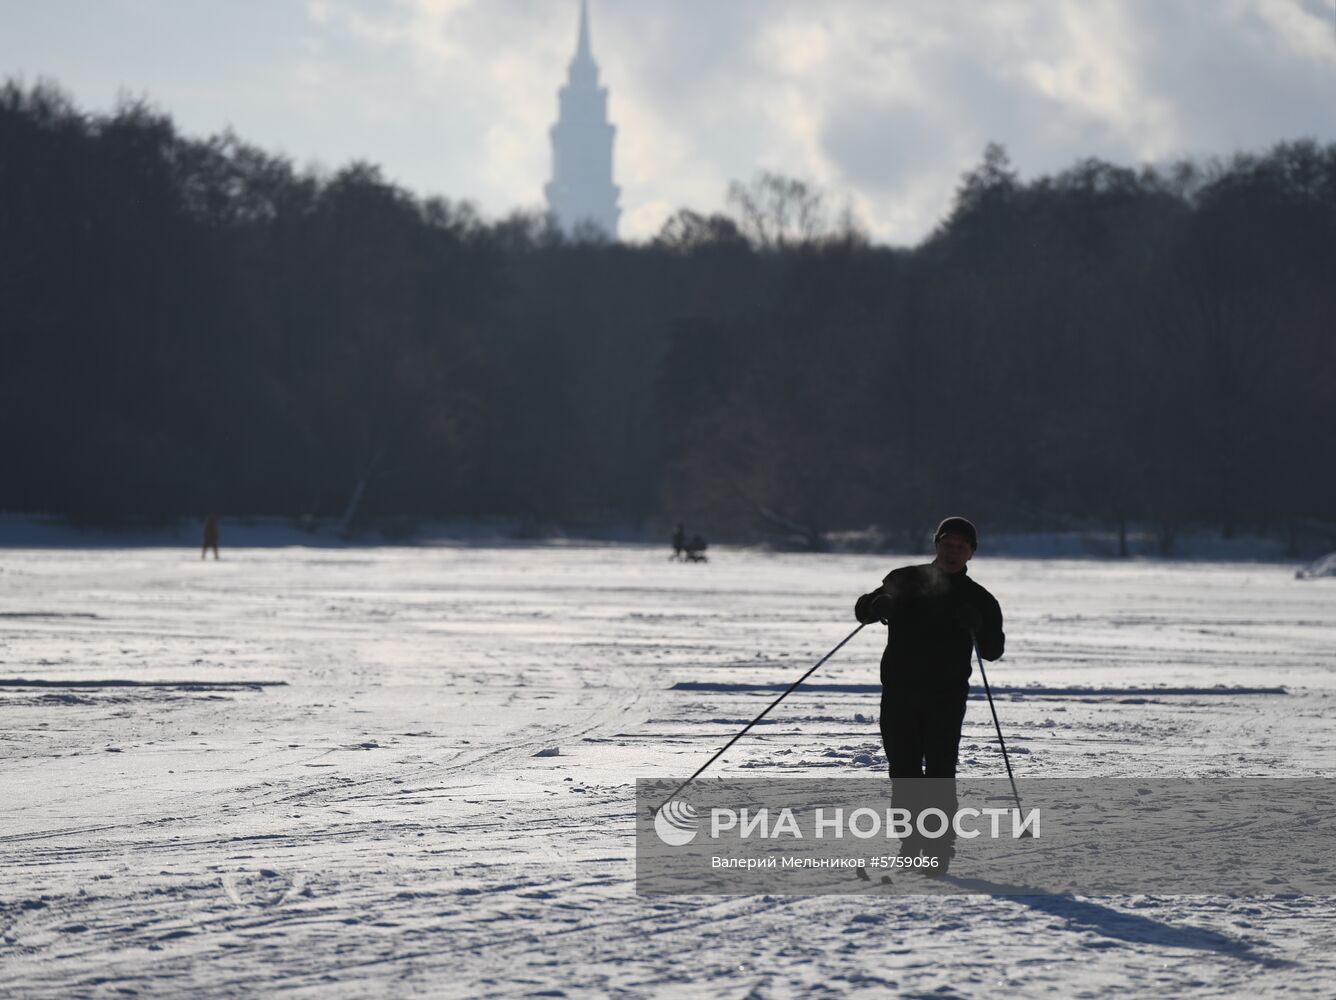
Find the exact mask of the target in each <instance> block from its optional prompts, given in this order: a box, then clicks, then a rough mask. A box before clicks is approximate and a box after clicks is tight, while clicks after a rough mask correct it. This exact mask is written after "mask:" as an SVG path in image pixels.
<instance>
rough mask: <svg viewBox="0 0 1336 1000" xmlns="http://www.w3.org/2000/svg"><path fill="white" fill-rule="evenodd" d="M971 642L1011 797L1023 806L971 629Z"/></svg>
mask: <svg viewBox="0 0 1336 1000" xmlns="http://www.w3.org/2000/svg"><path fill="white" fill-rule="evenodd" d="M970 642H971V643H973V644H974V658H975V659H976V660H978V661H979V676H980V677H982V678H983V690H984V694H986V695H988V709H989V711H991V712H992V713H993V727H994V728H995V729H996V730H997V742H998V744H999V745H1000V746H1001V747H1002V763H1003V764H1005V765H1007V780H1009V781H1010V782H1011V797H1012V798H1013V799H1015V800H1016V808H1017V809H1019V808H1020V807H1021V796H1020V793H1019V792H1017V791H1016V778H1015V777H1014V776H1013V775H1012V773H1011V758H1009V757H1008V756H1007V741H1006V740H1004V739H1003V738H1002V723H1000V722H998V721H997V707H996V706H995V705H994V704H993V689H992V688H990V687H989V686H988V672H987V671H986V670H984V668H983V657H982V656H980V655H979V639H978V637H977V636H976V635H975V634H974V629H970Z"/></svg>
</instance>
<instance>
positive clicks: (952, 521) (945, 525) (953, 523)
mask: <svg viewBox="0 0 1336 1000" xmlns="http://www.w3.org/2000/svg"><path fill="white" fill-rule="evenodd" d="M943 535H959V536H960V537H961V538H963V539H965V541H967V542H969V543H970V548H972V549H977V548H978V547H979V533H978V531H976V530H975V529H974V525H973V524H972V523H971V522H970V521H968V520H966V519H965V518H963V517H948V518H947V519H946V520H944V521H943V522H942V523H941V524H939V525H937V532H936V533H935V534H934V535H933V536H932V540H933V542H934V543H936V542H940V541H941V540H942V536H943Z"/></svg>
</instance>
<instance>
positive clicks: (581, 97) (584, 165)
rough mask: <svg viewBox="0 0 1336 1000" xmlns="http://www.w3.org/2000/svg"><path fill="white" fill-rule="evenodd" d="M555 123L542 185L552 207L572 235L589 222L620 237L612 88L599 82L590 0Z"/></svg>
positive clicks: (582, 12)
mask: <svg viewBox="0 0 1336 1000" xmlns="http://www.w3.org/2000/svg"><path fill="white" fill-rule="evenodd" d="M557 105H558V113H557V123H556V124H555V125H553V126H552V133H551V135H552V179H551V181H550V182H549V183H548V184H547V186H546V187H545V188H544V189H543V193H544V194H545V195H546V196H547V204H548V208H549V210H550V211H551V212H552V214H553V215H554V216H556V219H557V222H558V224H560V226H561V227H562V228H563V229H564V230H565V231H566V232H567V233H568V234H570V233H574V232H576V231H577V230H578V229H581V228H583V227H586V226H589V227H592V228H594V229H596V230H598V231H599V232H601V233H603V234H604V235H605V236H607V237H609V238H610V239H616V238H617V218H618V216H619V215H620V214H621V210H620V209H619V208H618V207H617V196H618V194H619V193H620V192H619V189H618V187H617V186H616V185H615V184H613V183H612V142H613V138H614V137H615V135H616V133H617V129H616V127H615V126H614V125H612V124H611V123H610V122H609V121H608V90H607V88H606V87H601V86H599V82H598V64H597V63H596V62H594V53H593V46H591V45H590V43H589V2H588V0H580V28H579V34H578V35H577V36H576V42H575V56H574V57H573V58H572V59H571V62H570V66H569V67H568V68H567V71H566V85H565V86H564V87H562V88H561V89H560V90H559V91H558V92H557Z"/></svg>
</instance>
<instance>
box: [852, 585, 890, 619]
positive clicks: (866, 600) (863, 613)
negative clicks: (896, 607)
mask: <svg viewBox="0 0 1336 1000" xmlns="http://www.w3.org/2000/svg"><path fill="white" fill-rule="evenodd" d="M891 606H892V602H891V597H890V595H889V594H886V593H884V592H882V591H880V590H874V591H873V592H872V593H870V594H864V595H863V596H862V597H860V598H859V599H858V604H857V605H856V606H855V608H854V616H855V617H856V618H857V619H858V620H859V621H860V622H862V623H863V624H864V625H869V624H871V623H872V622H875V621H885V620H886V619H887V618H888V617H890V614H891Z"/></svg>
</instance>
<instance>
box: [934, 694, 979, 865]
mask: <svg viewBox="0 0 1336 1000" xmlns="http://www.w3.org/2000/svg"><path fill="white" fill-rule="evenodd" d="M967 695H968V691H966V692H964V693H963V694H961V695H960V696H959V697H956V696H951V697H948V698H945V699H942V700H940V701H936V702H934V703H933V705H932V706H931V709H930V710H929V711H928V712H927V713H925V714H926V715H927V716H928V718H926V719H925V725H924V728H925V729H926V730H927V737H926V739H925V741H924V743H925V747H924V756H925V762H926V767H925V771H924V773H925V775H926V777H927V778H930V779H932V780H930V781H927V782H925V785H926V786H927V787H926V789H925V791H926V794H927V798H928V799H929V801H928V802H927V803H926V805H928V806H935V807H936V808H938V809H940V810H942V812H943V813H945V814H946V817H947V820H948V826H947V828H946V831H945V833H944V834H943V835H942V836H941V837H940V838H937V839H936V840H935V841H934V843H933V850H934V853H936V854H937V856H938V857H939V859H941V860H942V861H943V863H944V865H947V864H949V863H950V860H951V858H952V857H954V855H955V844H956V831H955V826H954V825H953V824H951V823H950V822H949V821H951V820H954V818H955V815H956V810H957V809H958V808H960V800H959V798H958V797H957V795H956V764H957V762H958V761H959V757H960V730H961V727H962V726H963V725H964V722H965V705H966V696H967ZM944 870H945V867H943V871H944Z"/></svg>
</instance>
